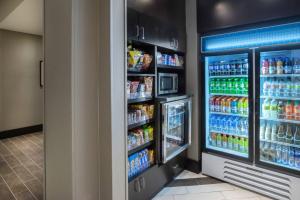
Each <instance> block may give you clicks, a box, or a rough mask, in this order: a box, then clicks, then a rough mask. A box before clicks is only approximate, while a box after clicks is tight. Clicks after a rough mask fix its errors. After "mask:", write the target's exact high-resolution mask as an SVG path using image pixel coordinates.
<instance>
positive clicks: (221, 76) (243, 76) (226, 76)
mask: <svg viewBox="0 0 300 200" xmlns="http://www.w3.org/2000/svg"><path fill="white" fill-rule="evenodd" d="M209 78H248V75H220V76H210V77H209Z"/></svg>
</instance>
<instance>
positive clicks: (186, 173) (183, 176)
mask: <svg viewBox="0 0 300 200" xmlns="http://www.w3.org/2000/svg"><path fill="white" fill-rule="evenodd" d="M203 177H206V176H205V175H203V174H201V173H200V174H196V173H193V172H190V171H188V170H184V171H183V172H181V173H180V174H179V175H178V176H177V177H176V179H190V178H203Z"/></svg>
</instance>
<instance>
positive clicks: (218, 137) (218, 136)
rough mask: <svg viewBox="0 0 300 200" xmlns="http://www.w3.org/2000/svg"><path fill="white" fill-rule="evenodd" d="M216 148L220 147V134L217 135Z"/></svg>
mask: <svg viewBox="0 0 300 200" xmlns="http://www.w3.org/2000/svg"><path fill="white" fill-rule="evenodd" d="M217 147H222V135H221V134H220V133H218V135H217Z"/></svg>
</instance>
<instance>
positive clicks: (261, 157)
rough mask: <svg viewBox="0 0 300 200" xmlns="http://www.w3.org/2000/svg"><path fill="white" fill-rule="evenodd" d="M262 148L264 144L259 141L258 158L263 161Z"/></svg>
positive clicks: (263, 152) (263, 150) (263, 151)
mask: <svg viewBox="0 0 300 200" xmlns="http://www.w3.org/2000/svg"><path fill="white" fill-rule="evenodd" d="M264 146H265V142H263V141H260V143H259V158H260V160H265V149H264Z"/></svg>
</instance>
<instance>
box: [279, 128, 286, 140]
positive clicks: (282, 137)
mask: <svg viewBox="0 0 300 200" xmlns="http://www.w3.org/2000/svg"><path fill="white" fill-rule="evenodd" d="M285 135H286V134H285V128H284V125H283V124H279V128H278V134H277V141H278V142H285Z"/></svg>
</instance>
